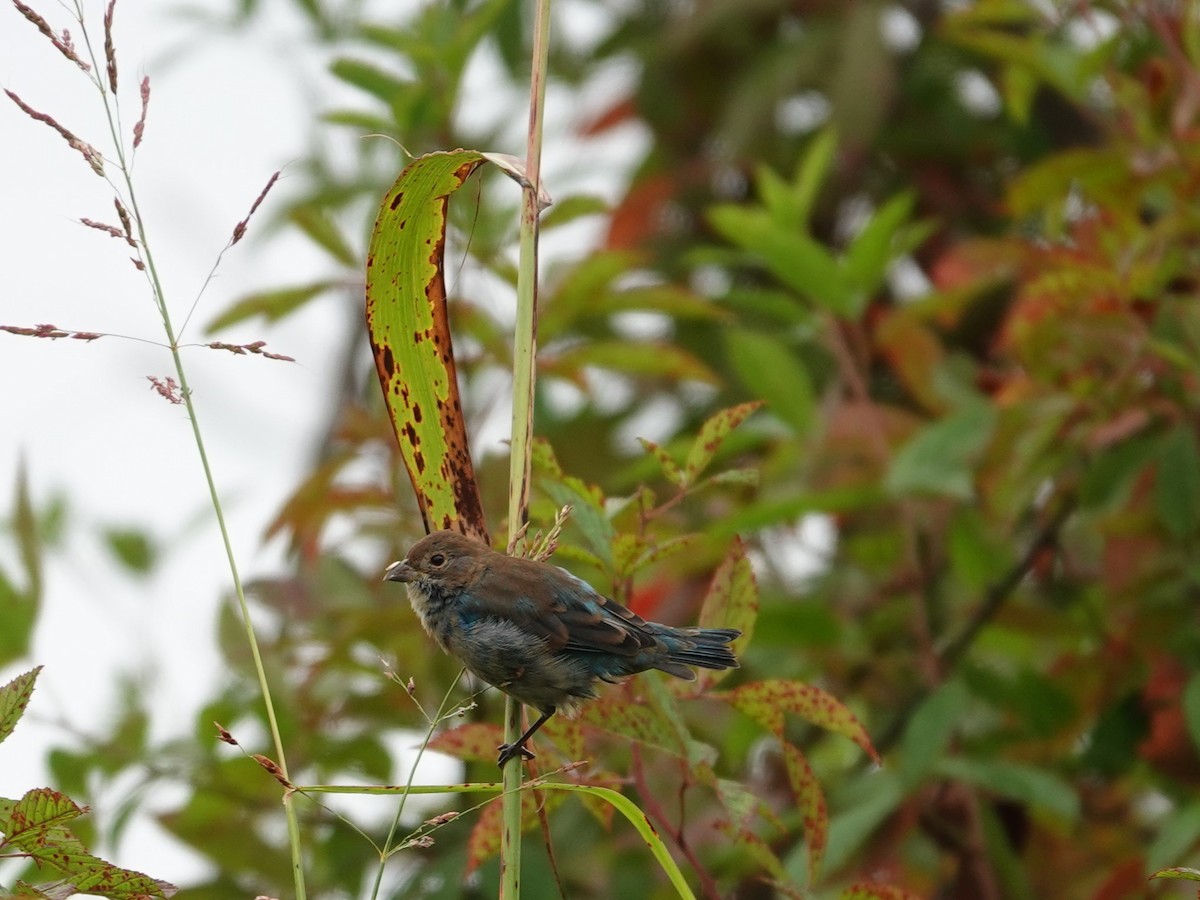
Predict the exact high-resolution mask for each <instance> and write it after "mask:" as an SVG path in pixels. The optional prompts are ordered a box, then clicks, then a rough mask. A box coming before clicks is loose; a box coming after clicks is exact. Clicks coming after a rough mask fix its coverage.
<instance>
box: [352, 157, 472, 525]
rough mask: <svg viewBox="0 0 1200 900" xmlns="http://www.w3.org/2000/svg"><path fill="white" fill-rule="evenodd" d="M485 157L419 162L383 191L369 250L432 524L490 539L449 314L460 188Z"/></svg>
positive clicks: (380, 360)
mask: <svg viewBox="0 0 1200 900" xmlns="http://www.w3.org/2000/svg"><path fill="white" fill-rule="evenodd" d="M483 162H484V155H483V154H481V153H478V152H476V151H474V150H455V151H453V152H448V153H430V154H428V155H426V156H422V157H420V158H419V159H417V160H415V161H413V162H412V163H411V164H410V165H409V166H408V167H407V168H405V170H404V171H403V172H401V173H400V177H399V178H397V179H396V183H395V184H394V185H392V188H391V190H389V191H388V192H387V194H386V196H384V198H383V204H382V205H381V206H380V210H379V217H378V218H377V219H376V220H375V227H374V229H373V230H372V232H371V241H370V244H369V246H368V248H367V278H366V294H367V330H368V331H369V333H370V338H371V349H372V350H373V351H374V354H375V368H376V370H377V371H378V373H379V382H380V385H381V386H382V387H383V395H384V398H385V400H386V402H387V406H388V411H389V412H390V414H391V419H392V426H393V428H394V429H395V432H396V438H397V440H398V441H399V442H400V450H401V454H402V455H403V457H404V464H405V466H406V467H407V469H408V475H409V478H410V479H411V480H412V485H413V490H414V491H415V492H416V495H417V504H418V506H419V507H420V510H421V517H422V518H423V519H424V522H425V529H426V531H436V530H438V529H441V528H456V529H457V530H459V531H463V532H465V533H468V534H472V535H475V536H478V537H482V538H485V539H486V537H487V524H486V522H485V520H484V515H483V504H482V501H481V499H480V495H479V486H478V484H477V482H476V480H475V469H474V466H473V465H472V462H471V451H470V448H469V446H468V444H467V428H466V422H465V420H464V418H463V412H462V404H461V403H460V401H459V394H458V376H457V373H456V371H455V365H454V350H453V347H452V346H451V342H450V325H449V320H448V316H447V312H446V281H445V277H444V272H443V269H444V265H445V248H446V213H447V206H448V204H449V200H450V195H451V194H452V193H454V192H455V191H456V190H458V188H460V187H462V185H463V182H465V181H466V180H467V178H468V177H469V176H470V175H471V173H472V172H474V171H475V170H476V169H477V168H479V166H480V165H481V164H482V163H483Z"/></svg>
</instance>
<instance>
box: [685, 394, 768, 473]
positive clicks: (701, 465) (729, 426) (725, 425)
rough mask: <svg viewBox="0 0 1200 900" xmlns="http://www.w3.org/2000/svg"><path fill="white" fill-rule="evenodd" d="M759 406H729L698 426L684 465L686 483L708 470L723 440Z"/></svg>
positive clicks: (744, 404)
mask: <svg viewBox="0 0 1200 900" xmlns="http://www.w3.org/2000/svg"><path fill="white" fill-rule="evenodd" d="M761 406H762V403H761V402H758V401H755V402H753V403H741V404H739V405H737V406H731V407H729V409H723V410H721V411H720V412H719V413H716V414H715V415H713V416H711V417H709V419H708V420H707V421H706V422H705V423H704V424H703V425H702V426H700V434H698V435H697V436H696V442H695V443H694V444H692V449H691V450H690V451H689V452H688V457H687V462H686V463H684V473H685V477H686V479H687V481H688V483H693V482H695V480H696V478H697V477H699V475H700V473H702V472H703V471H704V470H705V469H706V468H708V464H709V463H710V462H712V459H713V457H714V456H715V455H716V454H717V451H718V450H720V449H721V444H723V443H725V438H727V437H729V433H730V432H731V431H733V429H735V428H737V427H738V426H739V425H741V424H742V423H743V422H744V421H746V419H747V418H748V417H749V416H750V414H751V413H752V412H754V411H755V410H757V409H758V408H759V407H761Z"/></svg>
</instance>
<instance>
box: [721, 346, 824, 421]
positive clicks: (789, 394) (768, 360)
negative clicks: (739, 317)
mask: <svg viewBox="0 0 1200 900" xmlns="http://www.w3.org/2000/svg"><path fill="white" fill-rule="evenodd" d="M726 347H727V348H728V352H729V362H730V364H731V365H732V367H733V370H734V372H736V373H737V376H738V378H739V379H740V380H741V381H742V383H743V384H744V385H745V386H746V387H747V389H748V390H749V391H750V393H751V394H753V395H754V396H755V397H761V398H762V399H763V400H764V401H766V403H767V404H768V406H769V408H770V410H771V412H773V413H774V414H775V415H776V416H778V417H779V418H780V419H782V420H783V421H784V422H785V423H787V424H788V425H790V426H791V427H792V429H793V430H794V431H795V432H796V434H797V435H798V436H801V437H803V436H805V435H807V434H809V433H810V432H811V431H812V428H813V425H814V423H815V420H816V398H815V396H814V393H813V386H812V380H811V379H810V377H809V374H808V369H807V368H806V367H805V365H804V363H802V362H801V361H800V359H799V358H797V356H796V354H794V353H792V352H791V351H790V350H789V349H788V348H787V347H785V346H784V345H783V344H781V343H780V342H779V341H777V340H775V339H774V338H772V337H768V336H767V335H765V334H760V333H758V332H756V331H747V330H745V329H741V328H737V329H733V330H731V331H730V332H729V333H728V334H727V335H726Z"/></svg>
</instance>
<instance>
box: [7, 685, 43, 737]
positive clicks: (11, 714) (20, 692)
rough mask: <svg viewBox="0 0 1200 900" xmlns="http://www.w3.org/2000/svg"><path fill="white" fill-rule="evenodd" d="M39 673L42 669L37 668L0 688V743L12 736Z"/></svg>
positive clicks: (27, 703)
mask: <svg viewBox="0 0 1200 900" xmlns="http://www.w3.org/2000/svg"><path fill="white" fill-rule="evenodd" d="M41 671H42V667H41V666H38V667H37V668H36V669H32V670H30V671H28V672H26V673H25V674H24V675H18V676H17V677H16V678H14V679H13V680H12V681H10V682H9V683H8V684H6V685H4V687H0V743H2V742H3V741H4V739H5V738H6V737H8V736H9V735H10V734H12V732H13V729H14V728H15V727H16V725H17V722H18V721H19V720H20V718H21V714H22V713H24V712H25V707H26V706H28V705H29V698H30V696H31V695H32V694H33V683H34V682H35V681H37V677H38V673H40V672H41Z"/></svg>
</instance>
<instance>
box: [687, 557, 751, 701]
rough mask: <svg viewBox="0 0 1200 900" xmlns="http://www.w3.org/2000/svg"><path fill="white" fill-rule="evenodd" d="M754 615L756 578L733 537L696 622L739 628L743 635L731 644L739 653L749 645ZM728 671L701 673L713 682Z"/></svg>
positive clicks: (714, 626)
mask: <svg viewBox="0 0 1200 900" xmlns="http://www.w3.org/2000/svg"><path fill="white" fill-rule="evenodd" d="M757 619H758V582H757V581H756V580H755V578H754V570H753V569H752V568H751V567H750V559H749V558H748V557H747V556H746V548H745V546H744V545H743V544H742V540H741V538H734V540H733V543H732V545H731V546H730V548H729V552H728V553H727V554H726V555H725V558H724V559H723V560H721V565H719V566H718V567H717V571H716V572H714V573H713V579H712V582H711V583H710V584H709V586H708V592H707V593H706V594H705V595H704V603H703V605H702V606H701V607H700V619H699V624H700V627H701V628H736V629H738V630H739V631H741V633H742V636H741V637H739V638H738V639H737V640H736V641H734V644H733V646H734V648H735V650H734V655H735V656H740V655H741V654H742V653H744V652H745V649H746V648H747V647H748V646H750V640H751V638H752V637H753V635H754V624H755V622H756V621H757ZM729 671H730V670H728V669H726V670H725V671H722V672H712V673H708V672H705V673H704V674H705V676H706V677H707V678H709V679H710V680H711V681H714V682H715V681H718V680H720V679H721V678H723V677H724V676H725V675H727V674H728V673H729Z"/></svg>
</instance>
